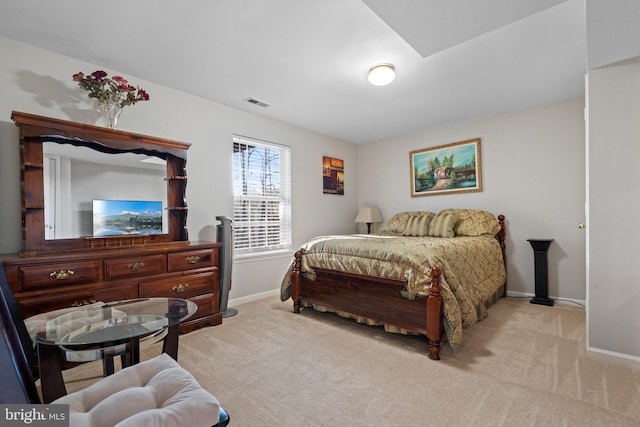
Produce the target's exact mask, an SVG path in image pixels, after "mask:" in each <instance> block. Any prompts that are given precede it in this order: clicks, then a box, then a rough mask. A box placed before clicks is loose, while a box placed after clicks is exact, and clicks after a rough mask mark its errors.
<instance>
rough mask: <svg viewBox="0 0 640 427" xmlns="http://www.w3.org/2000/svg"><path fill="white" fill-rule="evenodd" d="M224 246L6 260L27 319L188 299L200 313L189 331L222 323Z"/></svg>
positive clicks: (184, 245)
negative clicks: (75, 309) (101, 304)
mask: <svg viewBox="0 0 640 427" xmlns="http://www.w3.org/2000/svg"><path fill="white" fill-rule="evenodd" d="M219 247H220V243H209V242H179V243H176V244H169V245H150V246H148V247H141V248H128V249H115V250H108V249H107V250H98V251H88V252H78V253H64V254H57V255H56V254H49V255H42V256H34V257H30V258H21V257H19V256H12V255H5V256H2V263H3V265H4V269H5V272H6V274H7V279H8V280H9V284H10V285H11V289H12V290H13V292H14V295H15V297H16V300H17V301H18V305H19V306H20V309H21V311H22V314H23V316H25V317H29V316H32V315H34V314H38V313H43V312H46V311H50V310H55V309H58V308H64V307H71V306H78V305H83V304H91V303H94V302H96V301H105V302H106V301H118V300H124V299H131V298H151V297H174V298H185V299H190V300H192V301H193V302H195V303H196V304H197V305H198V311H197V312H196V314H195V315H194V316H193V317H191V318H190V319H189V320H188V321H187V322H185V323H183V324H182V325H181V327H180V330H181V331H182V332H188V331H191V330H193V329H194V328H196V327H199V326H204V325H207V324H209V325H218V324H220V323H222V315H221V313H220V309H219V301H220V289H219V283H220V282H219V275H218V253H219Z"/></svg>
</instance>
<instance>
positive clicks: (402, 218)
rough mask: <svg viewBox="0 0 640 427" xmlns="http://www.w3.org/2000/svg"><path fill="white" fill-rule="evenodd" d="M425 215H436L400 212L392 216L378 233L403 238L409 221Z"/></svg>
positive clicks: (420, 212) (423, 212) (422, 212)
mask: <svg viewBox="0 0 640 427" xmlns="http://www.w3.org/2000/svg"><path fill="white" fill-rule="evenodd" d="M424 214H432V215H435V214H434V213H433V212H428V211H409V212H399V213H397V214H395V215H394V216H392V217H391V219H390V220H389V221H387V223H386V224H384V225H383V226H382V227H380V229H379V230H378V231H377V233H378V234H390V235H395V236H401V235H402V233H404V229H405V228H407V221H408V220H409V218H411V217H414V216H418V215H424Z"/></svg>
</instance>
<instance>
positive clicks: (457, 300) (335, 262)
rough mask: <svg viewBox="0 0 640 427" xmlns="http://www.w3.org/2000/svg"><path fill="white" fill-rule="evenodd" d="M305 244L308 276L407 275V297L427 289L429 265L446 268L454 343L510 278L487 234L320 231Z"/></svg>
mask: <svg viewBox="0 0 640 427" xmlns="http://www.w3.org/2000/svg"><path fill="white" fill-rule="evenodd" d="M301 250H302V251H303V256H302V274H304V275H305V277H306V278H308V279H309V280H314V279H315V273H314V271H313V268H314V267H318V268H328V269H332V270H338V271H345V272H352V273H358V274H365V275H371V276H379V277H388V278H392V279H400V280H406V281H407V285H406V289H405V292H404V293H403V296H404V297H405V298H408V299H414V298H424V297H426V296H428V295H429V285H430V283H431V277H430V276H429V269H430V268H431V267H436V266H437V267H438V268H440V270H441V271H442V277H441V281H440V283H441V293H442V297H443V300H444V316H445V322H446V324H447V326H448V327H447V328H446V329H447V333H448V341H449V344H450V345H451V347H452V348H454V349H455V348H456V347H457V346H458V345H459V344H460V343H461V342H462V330H463V329H465V328H466V327H468V326H469V325H471V324H473V323H475V322H477V321H478V320H480V319H482V318H484V317H486V309H487V301H489V300H490V299H491V298H492V297H493V295H494V294H495V292H496V291H497V290H498V289H499V288H500V287H501V286H502V285H503V284H504V283H505V282H506V272H505V268H504V264H503V261H502V253H501V251H500V245H499V243H498V241H497V240H496V239H495V238H493V237H492V236H488V235H484V236H474V237H467V236H459V237H453V238H438V237H399V236H382V235H361V234H356V235H348V236H322V237H317V238H314V239H312V240H310V241H309V242H307V243H306V244H305V245H303V246H302V248H301ZM292 269H293V262H292V263H291V264H290V265H289V268H288V271H287V273H286V274H285V277H284V279H283V281H282V285H281V289H280V298H281V300H282V301H286V300H287V299H289V298H290V297H291V294H290V287H291V271H292ZM489 305H490V304H489Z"/></svg>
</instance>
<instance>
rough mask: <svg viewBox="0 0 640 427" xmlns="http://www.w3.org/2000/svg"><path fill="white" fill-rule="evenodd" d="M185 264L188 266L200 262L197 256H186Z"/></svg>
mask: <svg viewBox="0 0 640 427" xmlns="http://www.w3.org/2000/svg"><path fill="white" fill-rule="evenodd" d="M186 260H187V262H188V263H189V264H195V263H196V262H198V261H200V257H199V256H188V257H187V258H186Z"/></svg>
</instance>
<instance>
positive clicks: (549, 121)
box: [358, 98, 585, 300]
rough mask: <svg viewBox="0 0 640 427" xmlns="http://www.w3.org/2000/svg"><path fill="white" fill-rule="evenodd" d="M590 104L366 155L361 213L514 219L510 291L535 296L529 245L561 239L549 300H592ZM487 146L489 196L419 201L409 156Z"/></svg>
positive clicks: (427, 136)
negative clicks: (587, 215) (462, 145)
mask: <svg viewBox="0 0 640 427" xmlns="http://www.w3.org/2000/svg"><path fill="white" fill-rule="evenodd" d="M584 135H585V132H584V99H583V98H575V99H571V100H567V101H563V102H558V103H554V104H549V105H543V106H540V107H535V108H529V109H526V110H522V111H516V112H512V113H508V114H501V115H498V116H493V117H489V118H482V119H477V120H472V121H466V122H461V123H455V124H451V125H448V126H441V127H437V128H432V129H427V130H425V131H422V132H419V133H415V134H412V135H407V136H403V137H398V138H393V139H389V140H383V141H378V142H375V143H371V144H366V145H363V146H359V147H358V161H359V162H360V166H359V169H360V177H359V179H360V205H365V204H372V205H374V206H378V207H379V208H380V209H381V212H382V215H383V217H384V219H385V220H387V219H389V218H390V217H391V216H392V215H393V214H394V213H396V212H400V211H405V210H429V211H432V212H438V211H439V210H440V209H444V208H451V207H460V208H464V207H468V208H476V209H486V210H490V211H492V212H494V213H495V214H503V215H505V216H506V218H507V232H508V235H507V242H506V243H507V255H508V271H507V275H508V288H509V291H510V292H513V293H527V294H533V293H534V292H535V290H534V284H535V281H534V263H533V250H532V249H531V246H530V244H529V242H527V239H529V238H553V239H555V242H554V243H553V244H552V245H551V247H550V248H549V253H548V259H549V295H551V296H553V297H563V298H569V299H575V300H584V299H585V234H584V232H583V231H581V230H579V229H578V223H580V222H583V221H584V200H585V184H584ZM477 137H479V138H481V140H482V143H481V146H482V153H481V162H482V173H483V191H482V192H479V193H463V194H450V195H434V196H427V197H416V198H411V195H410V187H409V185H410V175H409V152H410V151H412V150H417V149H421V148H428V147H433V146H438V145H443V144H448V143H452V142H456V141H463V140H468V139H473V138H477Z"/></svg>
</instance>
